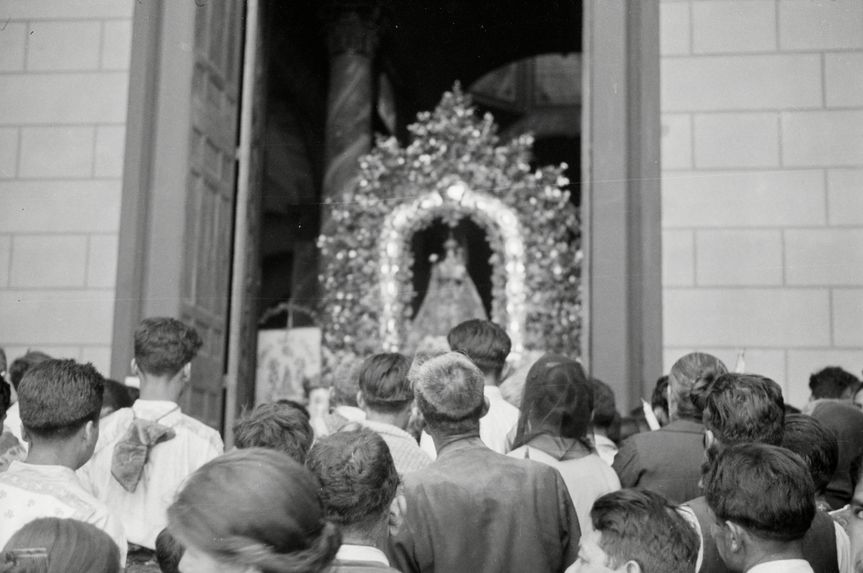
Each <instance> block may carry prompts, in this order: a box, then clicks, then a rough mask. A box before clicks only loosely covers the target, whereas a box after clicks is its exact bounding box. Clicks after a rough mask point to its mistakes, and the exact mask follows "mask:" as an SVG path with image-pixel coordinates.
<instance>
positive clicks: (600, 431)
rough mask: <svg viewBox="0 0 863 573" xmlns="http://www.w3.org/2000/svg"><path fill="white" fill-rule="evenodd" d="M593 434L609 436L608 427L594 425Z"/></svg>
mask: <svg viewBox="0 0 863 573" xmlns="http://www.w3.org/2000/svg"><path fill="white" fill-rule="evenodd" d="M593 435H594V436H602V437H603V438H607V437H608V430H607V429H606V428H600V427H599V426H594V427H593Z"/></svg>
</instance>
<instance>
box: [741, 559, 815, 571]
mask: <svg viewBox="0 0 863 573" xmlns="http://www.w3.org/2000/svg"><path fill="white" fill-rule="evenodd" d="M746 573H814V571H813V569H812V566H811V565H809V562H808V561H806V560H805V559H782V560H780V561H768V562H767V563H760V564H758V565H756V566H755V567H752V568H751V569H747V570H746Z"/></svg>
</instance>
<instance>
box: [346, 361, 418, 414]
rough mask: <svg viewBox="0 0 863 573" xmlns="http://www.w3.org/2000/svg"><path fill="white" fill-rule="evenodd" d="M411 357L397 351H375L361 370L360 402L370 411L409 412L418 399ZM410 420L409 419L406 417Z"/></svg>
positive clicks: (358, 396) (363, 407)
mask: <svg viewBox="0 0 863 573" xmlns="http://www.w3.org/2000/svg"><path fill="white" fill-rule="evenodd" d="M410 366H411V363H410V360H408V359H407V357H405V356H403V355H401V354H396V353H385V354H375V355H374V356H371V357H369V358H367V359H366V360H365V362H363V365H362V366H361V367H360V371H359V376H358V378H359V385H360V391H359V394H358V395H357V403H358V404H359V405H360V407H361V408H362V409H363V410H365V411H366V412H369V411H371V412H374V413H380V414H385V415H398V414H401V413H407V412H409V410H410V406H411V403H412V402H413V400H414V393H413V389H412V388H411V383H410V382H409V381H408V370H410ZM405 422H407V420H405Z"/></svg>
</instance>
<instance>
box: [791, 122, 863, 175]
mask: <svg viewBox="0 0 863 573" xmlns="http://www.w3.org/2000/svg"><path fill="white" fill-rule="evenodd" d="M782 161H783V163H784V165H786V166H789V167H813V166H823V167H845V166H848V167H857V166H860V165H863V110H861V111H857V110H854V111H845V110H830V111H801V112H784V113H782Z"/></svg>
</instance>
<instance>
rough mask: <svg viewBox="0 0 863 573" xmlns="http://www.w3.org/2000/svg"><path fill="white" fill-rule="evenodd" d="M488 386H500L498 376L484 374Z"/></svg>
mask: <svg viewBox="0 0 863 573" xmlns="http://www.w3.org/2000/svg"><path fill="white" fill-rule="evenodd" d="M483 378H485V385H486V386H500V380H499V379H498V377H497V375H496V374H483Z"/></svg>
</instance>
